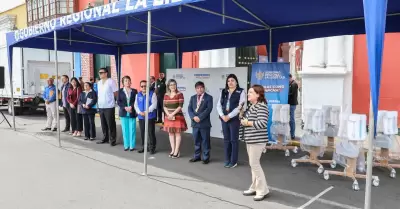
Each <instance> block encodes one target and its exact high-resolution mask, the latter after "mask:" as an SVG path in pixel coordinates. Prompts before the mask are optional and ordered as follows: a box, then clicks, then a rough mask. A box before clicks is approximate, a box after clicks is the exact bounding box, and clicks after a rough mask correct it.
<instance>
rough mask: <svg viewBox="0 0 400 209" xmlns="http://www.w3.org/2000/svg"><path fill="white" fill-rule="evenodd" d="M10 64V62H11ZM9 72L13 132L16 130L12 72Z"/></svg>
mask: <svg viewBox="0 0 400 209" xmlns="http://www.w3.org/2000/svg"><path fill="white" fill-rule="evenodd" d="M11 62H12V60H11ZM9 72H10V87H11V112H12V118H13V128H14V131H16V130H17V128H16V127H15V109H14V84H13V79H12V78H13V70H11V71H9Z"/></svg>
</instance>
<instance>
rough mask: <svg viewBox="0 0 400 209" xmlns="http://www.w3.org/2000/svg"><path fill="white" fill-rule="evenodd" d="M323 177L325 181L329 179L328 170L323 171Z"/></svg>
mask: <svg viewBox="0 0 400 209" xmlns="http://www.w3.org/2000/svg"><path fill="white" fill-rule="evenodd" d="M324 179H325V180H327V181H328V180H329V173H328V171H325V172H324Z"/></svg>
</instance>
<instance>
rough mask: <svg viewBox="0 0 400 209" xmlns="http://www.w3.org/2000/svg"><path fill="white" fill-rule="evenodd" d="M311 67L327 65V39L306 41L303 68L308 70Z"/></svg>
mask: <svg viewBox="0 0 400 209" xmlns="http://www.w3.org/2000/svg"><path fill="white" fill-rule="evenodd" d="M309 67H312V68H313V67H316V68H324V67H325V40H324V38H316V39H311V40H306V41H304V50H303V70H304V71H307V68H309Z"/></svg>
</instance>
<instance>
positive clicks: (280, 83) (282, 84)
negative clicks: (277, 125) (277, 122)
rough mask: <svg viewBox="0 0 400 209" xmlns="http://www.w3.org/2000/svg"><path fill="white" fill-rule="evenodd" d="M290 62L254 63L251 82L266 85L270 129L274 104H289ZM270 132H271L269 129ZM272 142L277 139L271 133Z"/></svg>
mask: <svg viewBox="0 0 400 209" xmlns="http://www.w3.org/2000/svg"><path fill="white" fill-rule="evenodd" d="M289 72H290V65H289V63H276V62H274V63H254V64H253V65H252V72H251V84H252V85H254V84H259V85H262V86H263V87H264V90H265V98H266V99H267V102H268V106H269V112H270V114H269V119H268V130H269V128H270V126H271V123H272V114H271V113H272V108H271V105H272V104H287V103H288V95H289ZM268 133H270V132H269V131H268ZM269 140H270V141H271V142H274V141H276V139H274V138H272V137H271V135H269Z"/></svg>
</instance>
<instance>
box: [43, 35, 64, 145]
mask: <svg viewBox="0 0 400 209" xmlns="http://www.w3.org/2000/svg"><path fill="white" fill-rule="evenodd" d="M57 53H58V50H57V31H56V30H55V31H54V63H55V68H56V114H57V138H58V146H59V147H61V130H60V107H59V102H60V101H59V97H58V96H59V92H58V54H57ZM46 111H47V110H46Z"/></svg>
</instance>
